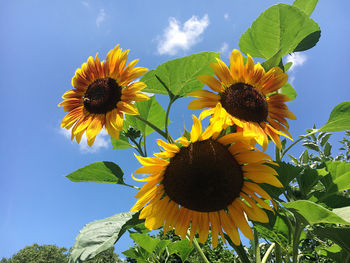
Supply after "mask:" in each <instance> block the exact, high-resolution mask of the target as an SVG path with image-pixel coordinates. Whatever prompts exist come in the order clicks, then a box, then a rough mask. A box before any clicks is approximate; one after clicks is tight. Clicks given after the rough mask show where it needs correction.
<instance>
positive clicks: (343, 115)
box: [320, 101, 350, 132]
mask: <svg viewBox="0 0 350 263" xmlns="http://www.w3.org/2000/svg"><path fill="white" fill-rule="evenodd" d="M349 129H350V101H344V102H342V103H340V104H338V105H337V106H336V107H335V108H334V109H333V110H332V112H331V115H330V116H329V119H328V121H327V123H326V124H325V125H323V126H322V128H321V129H320V131H323V132H337V131H345V130H349Z"/></svg>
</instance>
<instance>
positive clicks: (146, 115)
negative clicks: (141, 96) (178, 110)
mask: <svg viewBox="0 0 350 263" xmlns="http://www.w3.org/2000/svg"><path fill="white" fill-rule="evenodd" d="M135 106H136V107H137V109H138V110H139V113H140V116H141V117H142V118H143V119H145V120H147V121H149V122H150V123H152V124H153V125H155V126H157V127H158V128H159V129H164V127H165V111H164V109H163V108H162V106H161V105H160V104H159V103H158V101H157V100H156V97H155V96H152V97H151V98H150V99H149V100H146V101H140V102H136V103H135ZM126 120H127V123H128V124H130V125H131V126H132V127H134V128H136V129H138V130H140V131H141V132H142V134H143V136H148V135H149V134H150V133H152V132H154V130H153V129H152V128H151V127H150V126H148V125H146V124H145V123H144V122H143V121H141V120H139V119H138V118H137V117H135V116H133V115H127V116H126Z"/></svg>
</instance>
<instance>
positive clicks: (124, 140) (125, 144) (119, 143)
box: [111, 133, 133, 149]
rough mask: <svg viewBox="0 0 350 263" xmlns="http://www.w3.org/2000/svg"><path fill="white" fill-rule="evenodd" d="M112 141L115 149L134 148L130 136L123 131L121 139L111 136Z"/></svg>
mask: <svg viewBox="0 0 350 263" xmlns="http://www.w3.org/2000/svg"><path fill="white" fill-rule="evenodd" d="M111 142H112V145H113V149H129V148H133V146H132V145H131V144H130V143H129V138H128V137H126V136H125V135H124V134H123V133H120V135H119V140H116V139H114V138H113V137H111Z"/></svg>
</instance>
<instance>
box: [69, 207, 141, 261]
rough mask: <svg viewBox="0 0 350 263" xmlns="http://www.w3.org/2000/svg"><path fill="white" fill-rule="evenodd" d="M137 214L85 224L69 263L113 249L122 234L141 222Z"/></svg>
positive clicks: (117, 216)
mask: <svg viewBox="0 0 350 263" xmlns="http://www.w3.org/2000/svg"><path fill="white" fill-rule="evenodd" d="M138 216H139V215H138V213H132V212H127V213H121V214H116V215H114V216H111V217H108V218H105V219H102V220H97V221H94V222H92V223H90V224H87V225H86V226H85V227H84V228H83V229H82V230H81V231H80V234H79V235H78V236H77V238H76V242H75V244H74V246H73V248H72V251H71V256H70V259H69V263H79V262H82V261H84V260H89V259H92V258H94V257H95V256H96V255H97V254H99V253H101V252H102V251H105V250H107V249H109V248H111V247H113V245H114V243H115V242H117V241H118V240H119V238H120V237H121V236H122V235H123V234H124V232H125V231H126V230H128V229H130V228H132V227H134V226H135V225H137V224H139V223H141V222H142V221H141V220H140V219H138Z"/></svg>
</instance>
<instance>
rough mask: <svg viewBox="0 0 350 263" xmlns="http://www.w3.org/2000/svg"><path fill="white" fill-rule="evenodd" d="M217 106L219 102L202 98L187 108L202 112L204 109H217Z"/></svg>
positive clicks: (192, 102)
mask: <svg viewBox="0 0 350 263" xmlns="http://www.w3.org/2000/svg"><path fill="white" fill-rule="evenodd" d="M216 104H217V101H215V100H211V99H208V98H200V99H195V100H193V101H191V102H190V103H189V104H188V106H187V108H188V109H191V110H200V109H203V108H209V107H215V106H216Z"/></svg>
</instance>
